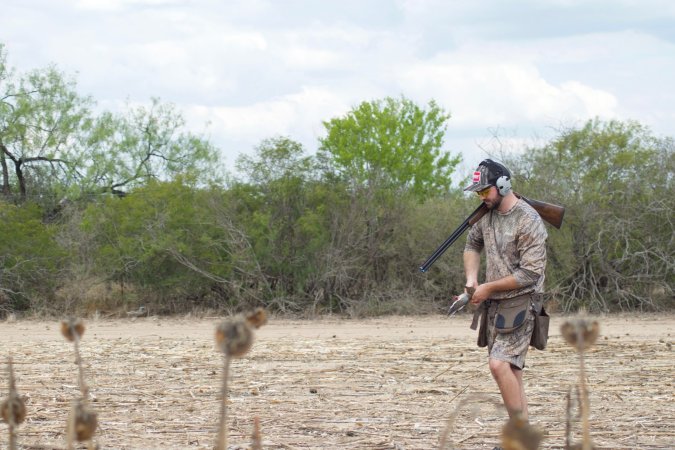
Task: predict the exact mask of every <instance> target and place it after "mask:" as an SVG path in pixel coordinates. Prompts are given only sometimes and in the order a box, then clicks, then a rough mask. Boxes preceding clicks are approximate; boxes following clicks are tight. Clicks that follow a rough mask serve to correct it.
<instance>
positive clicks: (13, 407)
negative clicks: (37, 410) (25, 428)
mask: <svg viewBox="0 0 675 450" xmlns="http://www.w3.org/2000/svg"><path fill="white" fill-rule="evenodd" d="M0 415H2V420H3V421H4V422H5V423H10V422H11V420H10V419H12V418H13V420H14V421H13V423H14V425H18V424H20V423H22V422H23V421H24V420H26V404H25V403H24V401H23V399H22V398H21V397H18V396H15V395H12V396H10V397H9V398H6V399H5V400H4V401H3V402H2V405H0Z"/></svg>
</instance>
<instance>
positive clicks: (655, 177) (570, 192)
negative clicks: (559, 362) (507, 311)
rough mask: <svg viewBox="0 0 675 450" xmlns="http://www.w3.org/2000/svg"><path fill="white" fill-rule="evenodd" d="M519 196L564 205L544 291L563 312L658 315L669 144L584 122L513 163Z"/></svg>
mask: <svg viewBox="0 0 675 450" xmlns="http://www.w3.org/2000/svg"><path fill="white" fill-rule="evenodd" d="M511 164H513V166H514V167H515V168H516V170H515V172H516V173H521V174H523V180H522V182H523V184H524V186H525V187H524V188H523V193H524V194H525V193H526V191H531V192H545V193H546V196H547V197H546V200H548V201H554V202H560V203H562V204H564V205H565V206H566V207H567V212H566V216H565V225H564V229H563V231H562V233H559V232H557V231H556V232H553V233H550V235H551V239H552V240H551V243H550V252H549V253H550V256H549V259H550V261H551V264H550V265H549V283H548V284H549V286H550V287H551V288H552V291H553V292H554V293H555V295H556V296H557V297H558V298H559V300H561V301H562V303H563V307H564V309H565V310H568V311H569V310H574V309H576V308H578V307H579V306H582V305H583V306H586V307H587V308H588V309H591V310H601V311H609V310H613V309H623V310H625V309H633V308H647V309H653V308H658V307H659V306H660V305H659V301H661V302H663V301H667V300H668V299H672V296H673V290H672V289H673V288H672V286H673V281H675V280H674V268H675V264H674V263H673V261H675V245H674V244H675V241H674V240H673V236H674V235H675V233H674V231H675V230H674V228H673V221H672V219H673V217H672V211H673V210H674V208H675V186H674V183H673V173H675V172H674V169H675V156H674V155H673V141H672V140H670V139H656V138H654V137H653V136H652V135H651V134H650V132H649V130H647V129H645V128H644V127H642V126H641V125H639V124H637V123H633V122H625V123H622V122H617V121H610V122H606V123H603V122H600V121H598V120H594V121H589V122H588V123H586V124H585V125H584V126H583V127H582V128H580V129H571V130H564V131H563V132H562V133H561V135H560V136H559V137H558V138H557V139H555V140H553V141H552V142H551V143H549V144H548V145H546V146H544V147H541V148H532V149H529V150H528V151H527V152H526V153H525V154H523V155H521V156H520V157H517V158H514V160H513V161H512V162H511Z"/></svg>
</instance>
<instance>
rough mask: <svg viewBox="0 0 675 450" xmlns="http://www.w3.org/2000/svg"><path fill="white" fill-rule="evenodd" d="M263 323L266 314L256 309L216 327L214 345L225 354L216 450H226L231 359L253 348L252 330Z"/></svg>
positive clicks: (239, 356) (265, 319)
mask: <svg viewBox="0 0 675 450" xmlns="http://www.w3.org/2000/svg"><path fill="white" fill-rule="evenodd" d="M265 323H267V314H266V313H265V310H264V309H262V308H258V309H256V310H255V311H253V312H252V313H250V314H248V315H247V316H245V317H244V316H236V317H234V318H233V319H231V320H226V321H225V322H222V323H221V324H220V325H218V326H217V327H216V344H217V345H218V347H219V348H220V350H221V351H222V352H223V353H224V354H225V365H224V367H223V384H222V388H221V391H220V395H221V399H222V401H221V403H220V420H219V423H218V436H217V438H216V450H226V449H227V435H228V431H227V397H228V386H227V383H228V378H229V376H230V364H231V360H232V358H241V357H242V356H244V355H245V354H246V353H248V351H249V350H250V349H251V347H252V346H253V337H254V336H253V328H256V329H257V328H260V327H261V326H263V325H264V324H265Z"/></svg>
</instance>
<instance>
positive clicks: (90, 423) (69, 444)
mask: <svg viewBox="0 0 675 450" xmlns="http://www.w3.org/2000/svg"><path fill="white" fill-rule="evenodd" d="M84 331H85V326H84V323H83V322H82V321H81V320H80V319H72V318H71V319H68V320H64V321H62V322H61V334H63V336H64V337H65V338H66V340H68V341H70V342H72V343H73V347H74V350H75V363H76V364H77V369H78V370H77V384H78V387H79V388H80V393H81V397H80V398H79V399H77V400H75V401H74V402H73V404H72V406H71V410H70V414H69V415H68V422H67V426H66V448H68V449H69V450H72V449H73V448H74V442H75V441H77V442H87V448H89V449H93V448H95V445H94V442H93V438H94V435H95V434H96V427H97V426H98V417H97V415H96V412H94V411H93V410H92V409H91V408H89V387H88V386H87V384H86V383H85V381H84V368H83V366H82V358H81V357H80V347H79V343H80V339H81V338H82V335H83V334H84Z"/></svg>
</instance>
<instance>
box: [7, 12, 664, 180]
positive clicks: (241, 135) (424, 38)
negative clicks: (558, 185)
mask: <svg viewBox="0 0 675 450" xmlns="http://www.w3.org/2000/svg"><path fill="white" fill-rule="evenodd" d="M0 42H2V43H4V44H5V45H6V50H7V52H8V60H9V63H10V65H11V66H13V67H15V68H16V69H17V70H19V71H26V70H30V69H35V68H43V67H46V66H47V65H48V64H50V63H54V64H56V65H57V67H58V68H60V69H61V70H62V71H64V72H65V73H66V74H69V75H72V76H74V77H75V79H76V80H77V83H78V89H79V92H80V93H82V94H86V95H91V96H92V97H93V98H94V99H95V100H96V101H97V102H98V105H99V107H100V108H102V109H107V110H119V109H120V108H123V106H124V105H125V103H126V102H127V101H128V102H131V103H134V104H135V103H147V102H148V101H149V100H150V98H151V97H159V98H160V99H161V100H162V101H164V102H170V103H173V104H175V105H176V107H177V108H178V109H179V110H180V111H181V112H182V113H183V115H184V116H185V117H186V119H187V120H188V122H189V126H190V129H191V130H192V131H194V132H196V133H201V132H204V133H205V134H206V135H207V136H209V137H210V139H211V140H212V142H214V143H215V144H216V145H217V146H218V147H219V148H220V149H221V150H222V153H223V156H224V159H225V163H226V165H227V166H228V168H232V167H233V165H234V161H235V160H236V158H237V156H238V155H240V154H242V153H251V152H252V151H253V149H254V147H255V146H256V145H258V144H259V143H260V141H261V140H263V139H265V138H268V137H273V136H278V135H283V136H288V137H290V138H292V139H294V140H297V141H299V142H301V143H302V144H303V145H304V146H305V148H306V150H307V152H308V153H310V152H314V151H315V150H316V148H317V146H318V138H319V137H321V136H322V135H323V133H324V128H323V125H322V121H325V120H329V119H331V118H333V117H337V116H341V115H343V114H345V113H346V112H348V111H349V110H350V109H351V108H353V107H354V106H356V105H358V104H359V103H360V102H362V101H366V100H374V99H380V98H384V97H387V96H392V97H400V96H405V97H407V98H410V99H412V100H413V101H415V102H416V103H418V104H419V105H426V104H427V102H428V101H429V100H431V99H434V100H436V102H437V103H438V104H439V105H440V106H441V107H443V108H444V109H445V110H446V111H448V112H449V113H450V114H451V119H450V121H449V123H448V131H447V137H446V143H445V148H444V149H445V150H447V151H449V152H451V153H453V154H457V153H460V154H462V155H463V157H464V160H465V163H464V164H463V167H464V168H465V169H466V170H472V169H473V166H475V165H476V164H477V163H478V162H479V161H480V160H481V159H483V158H484V157H485V156H486V153H485V152H484V150H482V149H490V150H493V149H495V148H496V147H495V146H496V145H497V144H496V142H500V143H501V145H502V146H503V148H505V149H506V150H510V151H517V150H518V149H522V148H523V146H524V145H526V144H530V145H532V144H533V143H536V142H542V141H544V140H546V139H547V138H550V137H551V136H555V134H556V132H555V130H556V129H560V128H561V127H569V126H578V125H581V124H583V123H584V122H585V121H586V120H587V119H589V118H593V117H595V116H598V117H600V118H602V119H610V118H618V119H621V120H626V119H633V120H637V121H639V122H641V123H642V124H644V125H647V126H649V127H650V128H651V129H652V131H653V132H654V133H655V134H656V135H658V136H675V1H672V0H589V1H581V0H510V1H502V0H461V1H454V0H445V1H443V0H323V1H322V0H245V1H244V0H242V1H234V0H183V1H180V0H3V1H2V14H0ZM495 134H496V135H498V136H499V137H500V139H499V141H496V140H494V139H492V137H493V136H494V135H495Z"/></svg>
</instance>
